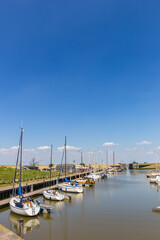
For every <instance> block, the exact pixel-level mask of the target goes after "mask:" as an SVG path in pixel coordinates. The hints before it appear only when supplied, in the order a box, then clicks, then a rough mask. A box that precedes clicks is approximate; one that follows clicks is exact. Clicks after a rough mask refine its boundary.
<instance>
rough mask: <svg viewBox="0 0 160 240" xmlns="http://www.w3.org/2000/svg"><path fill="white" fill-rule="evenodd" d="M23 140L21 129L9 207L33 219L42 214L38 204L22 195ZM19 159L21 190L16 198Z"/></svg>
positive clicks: (19, 189)
mask: <svg viewBox="0 0 160 240" xmlns="http://www.w3.org/2000/svg"><path fill="white" fill-rule="evenodd" d="M22 140H23V128H21V136H20V141H19V147H18V154H17V161H16V168H15V175H14V181H13V189H12V196H11V198H10V201H9V205H10V208H11V211H12V212H14V213H16V214H19V215H22V216H30V217H31V216H36V215H37V214H38V213H39V212H40V206H39V204H38V203H37V202H36V203H35V202H34V201H33V200H32V199H31V198H30V197H27V198H24V197H23V194H22V187H21V171H22ZM19 158H20V178H19V188H18V196H15V191H14V185H15V179H16V173H17V166H18V162H19Z"/></svg>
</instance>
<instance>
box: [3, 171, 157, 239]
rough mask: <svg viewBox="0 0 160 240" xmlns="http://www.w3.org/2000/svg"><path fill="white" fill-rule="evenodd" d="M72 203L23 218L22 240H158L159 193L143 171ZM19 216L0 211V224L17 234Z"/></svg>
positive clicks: (95, 189) (109, 181)
mask: <svg viewBox="0 0 160 240" xmlns="http://www.w3.org/2000/svg"><path fill="white" fill-rule="evenodd" d="M72 196H73V197H72V201H71V202H69V201H67V200H66V201H64V202H52V201H48V200H43V198H42V197H39V198H38V200H40V201H41V202H45V203H46V204H52V206H54V211H52V212H51V213H50V214H41V215H39V216H38V217H35V218H24V239H25V240H33V239H34V240H35V239H38V240H53V239H58V240H75V239H76V240H82V239H92V240H97V239H98V240H100V239H110V240H117V239H123V240H128V239H129V240H132V239H133V240H135V239H136V240H142V239H145V240H151V239H152V240H153V239H154V240H156V239H157V240H159V238H160V214H157V213H154V212H152V208H153V207H156V206H158V205H160V192H159V191H157V187H155V186H154V185H150V184H149V181H148V180H147V178H146V172H145V171H127V172H125V173H120V174H119V175H114V176H111V177H110V178H108V179H107V180H101V181H100V182H96V184H95V187H92V188H86V189H85V190H84V193H83V194H78V195H72ZM17 218H19V216H18V215H16V214H13V213H11V211H10V209H9V208H6V209H4V210H1V211H0V223H1V224H3V225H4V226H5V227H8V228H9V229H11V230H12V231H14V232H15V233H16V232H17Z"/></svg>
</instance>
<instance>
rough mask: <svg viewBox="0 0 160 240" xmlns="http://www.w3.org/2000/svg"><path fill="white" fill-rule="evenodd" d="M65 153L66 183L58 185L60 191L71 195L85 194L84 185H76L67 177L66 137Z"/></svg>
mask: <svg viewBox="0 0 160 240" xmlns="http://www.w3.org/2000/svg"><path fill="white" fill-rule="evenodd" d="M64 153H65V183H62V184H58V189H59V190H60V191H63V192H69V193H83V187H82V184H79V183H74V182H72V181H70V180H68V179H67V177H66V159H67V157H66V137H65V145H64Z"/></svg>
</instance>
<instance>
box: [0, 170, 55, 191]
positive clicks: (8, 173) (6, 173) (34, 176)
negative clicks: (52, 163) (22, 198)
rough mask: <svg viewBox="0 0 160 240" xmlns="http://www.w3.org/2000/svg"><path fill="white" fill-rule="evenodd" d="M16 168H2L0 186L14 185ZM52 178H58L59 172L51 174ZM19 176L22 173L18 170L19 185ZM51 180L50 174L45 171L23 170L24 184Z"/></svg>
mask: <svg viewBox="0 0 160 240" xmlns="http://www.w3.org/2000/svg"><path fill="white" fill-rule="evenodd" d="M14 173H15V169H14V168H9V167H4V166H3V167H0V186H4V185H11V184H12V183H13V179H14ZM51 174H52V178H54V177H58V174H59V173H58V172H51ZM19 175H20V171H19V169H18V170H17V176H16V179H17V181H16V182H17V183H18V182H19ZM49 178H50V172H44V171H36V170H22V182H29V181H38V180H42V179H49Z"/></svg>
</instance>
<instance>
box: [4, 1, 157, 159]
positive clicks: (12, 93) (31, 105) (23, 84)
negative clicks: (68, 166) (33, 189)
mask: <svg viewBox="0 0 160 240" xmlns="http://www.w3.org/2000/svg"><path fill="white" fill-rule="evenodd" d="M159 8H160V3H159V1H154V2H153V1H151V0H145V1H142V0H139V1H137V0H135V1H127V0H122V1H118V0H112V1H111V0H109V1H106V0H100V1H95V0H93V1H87V0H85V1H84V0H81V1H80V0H74V1H73V0H68V1H64V0H62V1H59V0H58V1H53V0H46V1H44V0H43V1H42V0H34V1H31V0H27V1H20V0H17V1H9V0H5V1H3V2H1V3H0V31H1V37H0V136H1V137H0V164H1V163H4V162H5V163H9V164H11V163H14V162H15V156H16V148H12V147H13V146H16V145H17V143H18V139H19V134H20V129H19V126H20V124H21V121H22V122H23V126H24V129H25V132H24V148H25V149H27V150H26V153H25V154H24V161H25V162H29V161H30V159H31V158H32V157H36V158H37V160H40V161H41V163H44V164H45V163H47V161H48V158H49V151H50V150H49V148H48V149H47V148H46V149H43V150H42V149H37V148H38V147H43V146H50V145H51V144H53V146H54V150H55V153H54V160H55V162H59V161H60V155H61V152H60V151H59V150H58V147H61V146H63V144H64V136H65V135H66V136H67V140H68V145H69V146H74V147H75V149H74V150H73V148H72V149H71V150H70V151H68V152H69V153H68V154H69V156H68V161H70V162H72V161H73V160H74V159H76V160H77V162H78V161H79V159H80V154H79V152H78V149H79V148H82V149H83V152H84V159H85V161H86V162H88V161H89V159H90V157H89V155H90V154H89V153H88V152H94V151H97V152H99V154H98V153H97V156H96V161H97V162H100V161H101V160H105V151H106V150H107V149H109V150H110V151H112V150H115V152H116V161H117V162H120V161H124V162H125V161H127V162H129V161H132V160H136V161H154V159H155V154H154V151H157V155H158V154H159V151H158V146H160V139H159V136H160V130H159V123H160V81H159V76H160V68H159V63H160V44H159V42H160V30H159V29H160V28H159V26H160V15H159ZM144 141H146V142H144ZM140 142H141V144H137V143H140ZM104 143H113V144H108V145H106V146H103V144H104ZM114 144H116V145H114ZM111 145H112V146H111ZM92 158H93V156H92ZM92 160H93V159H92Z"/></svg>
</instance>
